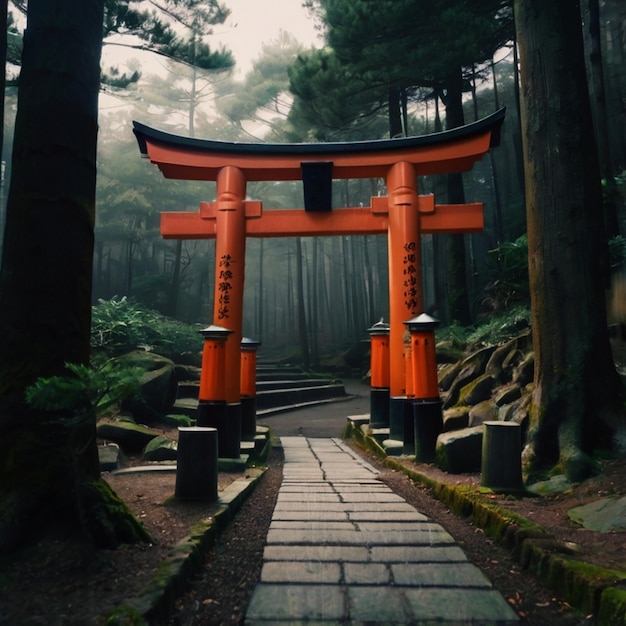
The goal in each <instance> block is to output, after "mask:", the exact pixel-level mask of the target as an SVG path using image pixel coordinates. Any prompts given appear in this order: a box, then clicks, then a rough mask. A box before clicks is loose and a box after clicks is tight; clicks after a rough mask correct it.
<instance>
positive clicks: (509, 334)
mask: <svg viewBox="0 0 626 626" xmlns="http://www.w3.org/2000/svg"><path fill="white" fill-rule="evenodd" d="M528 328H530V308H529V307H525V306H518V307H515V308H512V309H511V310H510V311H507V312H506V313H504V314H502V315H499V316H497V317H493V318H490V319H489V320H488V321H487V322H486V323H484V324H482V325H480V326H479V327H478V328H476V330H474V331H473V332H471V333H470V334H469V335H468V337H467V343H468V345H470V346H473V347H480V346H488V345H494V344H498V343H501V342H503V341H506V340H507V339H512V338H513V337H516V336H517V335H519V334H520V333H522V332H523V331H524V330H527V329H528Z"/></svg>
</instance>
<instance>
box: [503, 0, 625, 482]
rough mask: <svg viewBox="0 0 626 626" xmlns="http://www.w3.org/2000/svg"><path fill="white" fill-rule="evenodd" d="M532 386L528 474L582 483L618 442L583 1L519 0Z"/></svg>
mask: <svg viewBox="0 0 626 626" xmlns="http://www.w3.org/2000/svg"><path fill="white" fill-rule="evenodd" d="M515 18H516V25H517V33H518V40H519V46H520V61H521V114H522V131H523V133H522V138H523V145H524V161H525V174H526V213H527V223H528V254H529V274H530V290H531V300H532V325H533V341H534V351H535V381H534V383H535V388H534V392H533V406H532V411H531V414H532V419H531V432H530V445H529V449H528V454H527V470H528V471H529V472H530V473H531V475H532V474H535V473H538V472H539V471H540V470H542V469H545V468H548V467H551V466H553V465H555V464H557V463H559V462H560V463H561V464H562V467H563V469H564V471H565V472H566V474H567V476H568V478H569V479H570V480H572V481H579V480H582V479H583V478H585V477H586V476H588V475H589V474H590V473H591V471H592V468H593V463H592V460H591V458H590V456H589V453H590V452H591V451H592V450H594V449H595V448H598V447H603V448H606V447H608V446H610V445H611V437H610V435H611V430H612V429H613V428H615V427H616V426H617V422H618V420H620V421H622V422H623V419H624V415H623V409H622V414H621V415H620V402H621V398H620V394H621V393H622V392H621V386H620V384H619V379H618V376H617V373H616V370H615V366H614V363H613V359H612V355H611V349H610V344H609V338H608V331H607V326H606V307H605V300H604V284H605V283H604V280H603V269H602V263H601V262H600V261H599V259H604V258H606V250H605V248H606V242H605V241H604V240H603V226H602V192H601V187H600V168H599V163H598V156H597V151H596V145H595V141H594V139H593V137H594V135H593V128H592V121H591V111H590V107H589V93H588V88H587V80H586V74H585V64H584V54H583V41H582V27H581V17H580V8H579V3H578V2H572V1H571V0H554V1H553V2H550V3H545V2H543V1H542V0H516V2H515Z"/></svg>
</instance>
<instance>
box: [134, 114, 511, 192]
mask: <svg viewBox="0 0 626 626" xmlns="http://www.w3.org/2000/svg"><path fill="white" fill-rule="evenodd" d="M504 116H505V109H500V110H499V111H496V112H495V113H493V114H491V115H489V116H488V117H486V118H483V119H482V120H479V121H477V122H473V123H471V124H467V125H465V126H461V127H459V128H454V129H452V130H446V131H442V132H438V133H431V134H429V135H422V136H419V137H403V138H397V139H382V140H374V141H354V142H339V143H308V144H293V143H283V144H270V143H239V142H225V141H215V140H210V139H196V138H191V137H181V136H179V135H174V134H171V133H167V132H164V131H160V130H156V129H154V128H150V127H149V126H146V125H144V124H141V123H139V122H133V132H134V133H135V136H136V137H137V142H138V144H139V150H140V151H141V154H142V155H143V156H145V157H148V158H149V159H150V160H151V161H152V163H154V164H156V165H157V166H158V168H159V169H160V170H161V172H162V173H163V175H164V176H165V177H166V178H173V179H179V180H216V178H217V176H218V174H219V172H220V170H221V169H222V168H224V167H225V166H228V165H233V166H235V167H237V168H239V169H240V170H242V171H243V172H244V175H245V178H246V180H248V181H280V180H300V179H301V178H302V169H301V166H302V163H307V162H323V161H328V162H332V177H333V178H335V179H341V178H376V177H384V176H386V174H387V172H388V170H389V168H390V167H391V166H392V165H394V164H395V163H398V162H400V161H406V162H408V163H411V164H412V165H413V166H414V167H415V171H416V174H417V175H419V176H425V175H432V174H447V173H451V172H465V171H468V170H470V169H471V168H472V166H473V165H474V163H475V162H476V161H477V160H479V159H480V158H481V157H483V156H484V155H485V153H486V152H487V151H488V150H489V148H491V147H494V146H497V145H498V144H499V140H500V127H501V126H502V123H503V121H504Z"/></svg>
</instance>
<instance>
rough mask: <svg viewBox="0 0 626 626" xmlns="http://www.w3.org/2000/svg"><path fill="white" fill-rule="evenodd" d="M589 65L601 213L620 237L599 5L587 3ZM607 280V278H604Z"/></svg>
mask: <svg viewBox="0 0 626 626" xmlns="http://www.w3.org/2000/svg"><path fill="white" fill-rule="evenodd" d="M588 6H589V20H588V24H589V46H590V50H589V64H590V67H591V87H592V89H591V93H592V96H593V101H594V104H595V106H594V107H593V111H594V112H595V128H596V139H597V142H598V154H599V158H600V173H601V175H602V178H603V179H604V181H605V189H604V213H605V229H606V236H607V238H612V237H616V236H617V235H619V234H620V231H619V220H618V217H617V197H618V190H617V182H616V181H615V176H614V174H613V166H612V164H611V151H610V148H609V122H608V119H607V110H606V89H605V83H604V67H603V62H602V44H601V32H600V2H599V0H589V2H588ZM607 278H608V276H607Z"/></svg>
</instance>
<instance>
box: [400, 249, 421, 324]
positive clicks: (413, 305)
mask: <svg viewBox="0 0 626 626" xmlns="http://www.w3.org/2000/svg"><path fill="white" fill-rule="evenodd" d="M417 253H418V251H417V242H415V241H408V242H407V243H405V244H404V256H403V257H402V266H403V267H402V287H403V289H404V292H403V293H404V305H405V306H406V309H407V312H408V313H410V314H416V313H417V307H418V304H419V302H418V298H419V291H418V290H419V288H420V286H419V276H418V271H419V260H418V258H417Z"/></svg>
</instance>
